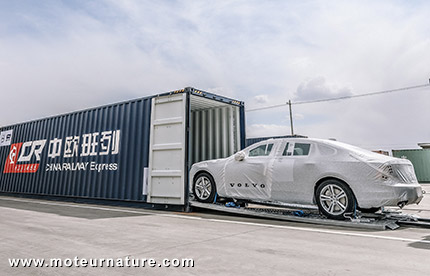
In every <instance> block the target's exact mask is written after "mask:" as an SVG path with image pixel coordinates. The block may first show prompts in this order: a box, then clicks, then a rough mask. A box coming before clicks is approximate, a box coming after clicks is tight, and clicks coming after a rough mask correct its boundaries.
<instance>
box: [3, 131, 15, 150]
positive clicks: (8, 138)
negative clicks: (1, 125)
mask: <svg viewBox="0 0 430 276" xmlns="http://www.w3.org/2000/svg"><path fill="white" fill-rule="evenodd" d="M12 134H13V129H10V130H6V131H2V132H1V133H0V147H5V146H10V144H11V142H12Z"/></svg>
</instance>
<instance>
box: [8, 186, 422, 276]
mask: <svg viewBox="0 0 430 276" xmlns="http://www.w3.org/2000/svg"><path fill="white" fill-rule="evenodd" d="M424 187H425V190H426V191H427V192H428V194H427V196H425V197H424V200H423V201H422V203H421V204H420V205H415V206H408V207H407V208H406V209H407V210H408V213H414V214H417V215H420V216H421V217H428V218H430V185H425V186H424ZM75 256H77V257H78V258H80V259H82V258H86V259H94V258H113V259H115V260H116V259H117V258H125V257H126V256H129V258H139V259H142V258H147V259H148V258H153V259H155V260H156V261H157V263H159V262H160V261H161V260H163V259H165V258H170V259H174V258H176V259H182V258H192V259H194V267H188V268H173V267H169V268H166V267H161V268H160V267H158V266H156V267H147V266H146V267H144V268H142V267H141V268H134V267H133V268H125V267H124V268H121V267H115V268H111V267H98V268H94V267H72V268H67V267H62V268H53V267H43V268H38V267H34V266H32V267H30V268H28V267H27V268H24V267H18V268H11V267H10V265H9V259H10V258H45V259H50V258H63V259H66V258H70V259H73V258H74V257H75ZM429 257H430V230H429V229H423V228H407V227H402V228H401V229H398V230H395V231H390V230H387V231H365V230H356V229H355V230H353V229H346V228H336V227H323V226H316V225H308V224H298V223H289V222H282V221H274V220H262V219H254V218H243V217H234V216H225V215H222V214H208V213H171V212H158V211H150V210H144V209H132V208H119V207H108V206H99V205H84V204H73V203H65V202H56V201H43V200H35V199H25V198H15V197H5V196H1V197H0V275H82V274H84V275H134V274H136V275H234V274H235V275H360V276H361V275H427V274H428V273H430V258H429Z"/></svg>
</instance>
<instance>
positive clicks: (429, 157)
mask: <svg viewBox="0 0 430 276" xmlns="http://www.w3.org/2000/svg"><path fill="white" fill-rule="evenodd" d="M393 156H394V157H399V158H406V159H409V160H410V161H411V162H412V164H413V165H414V169H415V174H416V175H417V179H418V182H423V183H425V182H427V183H430V149H411V150H393Z"/></svg>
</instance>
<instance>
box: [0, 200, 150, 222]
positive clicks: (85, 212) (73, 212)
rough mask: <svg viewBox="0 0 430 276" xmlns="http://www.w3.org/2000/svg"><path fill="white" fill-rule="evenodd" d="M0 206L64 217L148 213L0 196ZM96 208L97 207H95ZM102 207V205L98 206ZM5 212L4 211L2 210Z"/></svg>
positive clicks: (89, 217)
mask: <svg viewBox="0 0 430 276" xmlns="http://www.w3.org/2000/svg"><path fill="white" fill-rule="evenodd" d="M0 207H5V208H12V209H19V210H26V211H31V212H39V213H49V214H56V215H59V216H65V217H74V218H83V219H106V218H120V217H136V216H147V215H148V214H136V213H128V212H121V211H109V210H100V209H92V208H82V206H78V205H77V206H76V207H74V206H71V205H68V206H60V205H58V206H55V208H52V207H53V205H52V204H49V203H47V204H40V203H33V202H23V201H13V200H8V199H5V198H0ZM95 208H97V207H95ZM100 208H103V207H100ZM105 208H106V207H105ZM2 212H5V211H2Z"/></svg>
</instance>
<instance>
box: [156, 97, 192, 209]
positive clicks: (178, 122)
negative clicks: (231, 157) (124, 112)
mask: <svg viewBox="0 0 430 276" xmlns="http://www.w3.org/2000/svg"><path fill="white" fill-rule="evenodd" d="M185 115H186V94H185V93H182V94H174V95H169V96H163V97H156V98H153V99H152V111H151V138H150V148H149V174H148V202H151V203H166V204H184V200H185V187H184V185H185V170H184V168H185V131H186V127H185V126H186V120H185V119H186V117H185Z"/></svg>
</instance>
